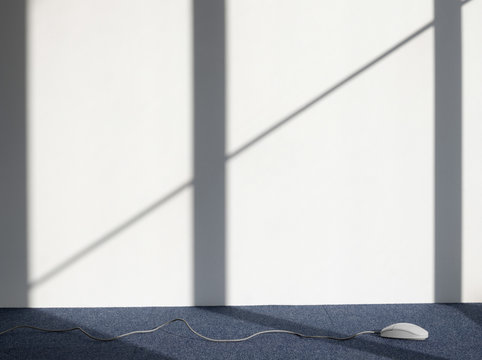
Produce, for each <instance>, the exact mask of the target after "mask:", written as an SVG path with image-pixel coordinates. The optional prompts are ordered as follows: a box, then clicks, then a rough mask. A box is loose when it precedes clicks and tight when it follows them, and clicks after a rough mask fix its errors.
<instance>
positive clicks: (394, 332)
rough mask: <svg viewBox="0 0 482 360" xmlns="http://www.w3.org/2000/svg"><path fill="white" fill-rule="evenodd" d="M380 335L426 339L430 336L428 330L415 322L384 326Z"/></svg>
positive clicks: (394, 337) (395, 337)
mask: <svg viewBox="0 0 482 360" xmlns="http://www.w3.org/2000/svg"><path fill="white" fill-rule="evenodd" d="M380 336H382V337H386V338H393V339H407V340H425V339H426V338H428V331H427V330H425V329H424V328H421V327H420V326H418V325H415V324H410V323H397V324H392V325H389V326H387V327H385V328H383V329H382V330H381V331H380Z"/></svg>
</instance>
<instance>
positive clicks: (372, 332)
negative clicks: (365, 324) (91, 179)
mask: <svg viewBox="0 0 482 360" xmlns="http://www.w3.org/2000/svg"><path fill="white" fill-rule="evenodd" d="M176 321H180V322H183V323H184V324H185V325H186V326H187V327H188V329H189V330H190V331H191V332H192V333H193V334H195V335H197V336H199V337H200V338H202V339H204V340H207V341H211V342H218V343H228V342H242V341H246V340H249V339H252V338H254V337H255V336H258V335H263V334H275V333H276V334H291V335H296V336H299V337H302V338H309V339H330V340H341V341H343V340H350V339H353V338H355V337H357V336H359V335H363V334H378V333H379V331H376V330H368V331H360V332H358V333H356V334H353V335H351V336H347V337H336V336H328V335H305V334H301V333H297V332H294V331H290V330H264V331H259V332H257V333H254V334H252V335H249V336H246V337H244V338H239V339H213V338H210V337H207V336H204V335H202V334H200V333H198V332H197V331H196V330H194V329H193V328H192V327H191V325H189V323H188V322H187V321H186V320H184V319H181V318H176V319H173V320H169V321H167V322H165V323H163V324H161V325H159V326H157V327H155V328H153V329H150V330H136V331H131V332H128V333H125V334H121V335H118V336H114V337H111V338H99V337H96V336H93V335H91V334H89V333H88V332H87V331H85V330H84V329H82V328H81V327H73V328H70V329H58V330H52V329H43V328H40V327H37V326H31V325H18V326H14V327H12V328H10V329H7V330H4V331H1V332H0V335H3V334H6V333H8V332H10V331H13V330H16V329H22V328H26V329H33V330H39V331H44V332H56V333H62V332H69V331H75V330H78V331H80V332H82V333H83V334H84V335H86V336H87V337H89V338H91V339H93V340H96V341H113V340H117V339H120V338H123V337H126V336H129V335H134V334H148V333H153V332H155V331H157V330H159V329H161V328H163V327H164V326H167V325H169V324H172V323H174V322H176Z"/></svg>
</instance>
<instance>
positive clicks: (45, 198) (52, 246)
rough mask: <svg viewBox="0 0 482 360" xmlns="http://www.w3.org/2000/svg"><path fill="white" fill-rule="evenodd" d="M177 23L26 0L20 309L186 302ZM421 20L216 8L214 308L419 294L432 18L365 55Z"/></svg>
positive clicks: (185, 88) (111, 8)
mask: <svg viewBox="0 0 482 360" xmlns="http://www.w3.org/2000/svg"><path fill="white" fill-rule="evenodd" d="M454 1H456V0H454ZM481 15H482V2H481V1H479V0H473V1H471V2H470V3H468V4H467V5H464V9H463V19H462V20H463V54H462V55H463V84H464V87H463V95H464V102H463V105H464V107H463V118H464V146H463V155H464V158H463V166H464V172H463V179H464V183H463V186H464V187H463V195H464V197H463V203H464V208H463V214H464V222H463V224H464V228H463V234H464V237H463V279H462V284H463V291H462V295H463V297H462V300H463V301H482V285H481V284H482V278H480V276H481V275H480V274H482V267H481V265H480V261H478V258H477V254H480V253H481V243H480V238H481V236H482V227H481V225H480V224H481V223H480V221H479V218H480V213H481V212H482V193H481V190H480V186H479V184H480V183H482V166H481V165H480V161H478V159H479V158H480V154H481V151H482V148H481V142H480V138H481V135H482V127H481V125H480V120H481V115H482V112H481V108H480V104H481V101H480V100H481V99H480V98H481V96H482V91H481V90H482V89H481V88H480V83H481V81H482V68H481V65H480V64H482V51H481V48H480V46H479V44H480V43H481V40H482V39H481V34H482V27H481V25H480V24H481V22H480V18H481ZM191 17H192V10H191V4H190V2H189V1H187V0H183V1H179V0H165V1H155V0H152V1H147V0H143V1H119V0H103V1H97V0H95V1H94V0H91V1H85V0H69V1H65V0H41V1H40V0H37V1H36V0H31V1H30V2H29V6H28V18H27V19H28V124H29V129H28V139H29V146H28V151H29V168H28V170H29V188H28V189H29V224H30V225H29V242H28V259H29V261H28V263H29V267H28V268H29V284H30V287H29V294H28V296H29V305H30V306H134V305H191V304H192V303H193V286H194V284H193V274H192V273H193V264H192V263H193V257H194V254H193V240H192V237H193V236H192V191H193V189H192V188H191V186H190V185H189V184H190V181H191V180H192V176H193V174H192V168H193V164H192V131H193V128H192V113H193V109H192V100H191V99H192V70H191V68H192V50H191V48H192V34H191ZM432 20H433V3H432V1H430V0H427V1H420V0H410V1H407V0H404V1H402V0H392V1H386V0H378V1H375V0H365V1H363V2H361V1H356V0H346V1H336V2H328V1H315V0H303V1H293V0H289V1H288V0H285V1H267V0H263V1H259V0H256V1H254V0H252V1H251V0H248V1H227V3H226V27H227V29H226V31H227V32H226V44H227V54H226V55H227V74H226V75H227V96H226V103H227V118H226V119H227V120H226V122H227V132H226V139H227V149H226V153H227V157H228V159H227V164H226V166H227V179H226V184H227V194H226V198H227V206H226V214H227V217H226V219H227V236H226V246H227V251H226V303H227V304H320V303H393V302H432V301H434V260H433V259H434V230H433V229H434V195H433V194H434V175H433V174H434V150H433V149H434V38H433V37H434V32H433V27H430V26H428V27H427V28H423V29H422V30H421V31H420V32H419V33H417V35H416V36H413V38H410V39H409V40H407V41H406V43H404V44H403V45H401V44H400V46H399V47H397V48H396V49H394V51H393V52H391V53H390V54H386V56H383V57H382V58H380V55H382V54H384V53H385V52H386V51H388V50H390V49H391V48H393V47H394V46H396V45H397V44H399V43H400V42H401V41H403V40H404V39H407V37H409V36H410V35H412V34H414V33H415V32H416V31H417V30H420V29H421V28H422V27H424V26H425V25H426V24H428V23H430V22H431V21H432ZM377 59H378V60H377ZM373 60H377V61H376V62H373V63H371V62H372V61H373ZM367 64H370V66H366V65H367ZM355 73H356V76H353V77H351V78H350V79H349V80H348V81H346V83H343V85H341V86H340V87H338V88H336V90H334V91H333V92H330V94H328V95H327V96H324V97H322V98H320V99H319V101H317V102H316V103H314V104H312V105H311V106H309V107H307V108H306V109H305V110H304V111H302V112H300V113H299V114H297V115H296V116H293V117H292V118H291V119H290V120H287V121H285V122H283V124H282V125H281V126H279V127H278V128H276V129H274V130H273V131H269V129H271V128H272V127H273V126H275V125H276V124H278V123H280V122H282V121H283V120H285V119H286V117H288V116H290V115H291V114H293V112H295V111H296V110H297V109H300V108H301V107H303V106H304V105H306V104H307V103H309V102H310V101H312V100H313V99H315V98H317V97H319V96H320V95H321V94H323V93H324V92H325V91H327V90H329V89H331V88H332V87H333V86H335V85H337V84H339V83H340V82H341V81H343V80H344V79H347V77H349V76H350V75H353V74H355ZM260 134H266V136H262V137H259V135H260ZM253 140H254V141H253ZM246 144H251V145H250V146H246V147H245V145H246ZM240 149H242V151H239V150H240ZM233 154H234V155H233ZM230 155H232V156H230ZM173 192H174V193H173ZM170 195H172V196H170ZM166 196H167V197H168V198H166Z"/></svg>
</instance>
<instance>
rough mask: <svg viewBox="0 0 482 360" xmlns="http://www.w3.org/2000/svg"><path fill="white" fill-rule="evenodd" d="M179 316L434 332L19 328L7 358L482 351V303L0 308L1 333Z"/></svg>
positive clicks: (218, 324) (294, 326)
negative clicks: (403, 336)
mask: <svg viewBox="0 0 482 360" xmlns="http://www.w3.org/2000/svg"><path fill="white" fill-rule="evenodd" d="M178 317H181V318H184V319H186V320H187V321H188V322H189V323H190V324H191V326H192V327H193V328H194V329H195V330H196V331H198V332H200V333H201V334H203V335H206V336H209V337H213V338H238V337H245V336H248V335H250V334H252V333H254V332H257V331H261V330H267V329H285V330H291V331H296V332H300V333H303V334H307V335H334V336H346V335H350V334H353V333H356V332H358V331H362V330H380V329H382V328H383V327H385V326H387V325H390V324H392V323H397V322H411V323H415V324H417V325H420V326H421V327H423V328H425V329H426V330H428V332H429V334H430V336H429V338H428V339H427V340H425V341H408V340H395V339H384V338H381V337H379V336H377V335H374V334H369V335H362V336H360V337H357V338H355V339H352V340H348V341H334V340H319V339H303V338H299V337H297V336H293V335H288V334H266V335H260V336H258V337H255V338H253V339H251V340H248V341H246V342H242V343H211V342H208V341H206V340H203V339H200V338H198V337H196V336H195V335H194V334H192V333H191V332H190V331H189V330H188V329H187V328H186V327H185V325H184V324H182V323H180V322H177V323H173V324H171V325H169V326H168V327H165V328H163V329H161V330H159V331H157V332H155V333H152V334H138V335H132V336H130V337H126V338H123V339H121V340H116V341H113V342H107V343H102V342H96V341H94V340H91V339H89V338H87V337H86V336H85V335H83V334H82V333H80V332H78V331H75V332H70V333H43V332H38V331H34V330H30V329H18V330H15V331H13V332H10V333H7V334H5V335H1V336H0V359H73V360H75V359H383V358H386V359H482V304H413V305H412V304H408V305H407V304H405V305H324V306H241V307H152V308H150V307H142V308H50V309H0V331H2V330H5V329H7V328H10V327H13V326H16V325H23V324H29V325H34V326H39V327H45V328H69V327H75V326H80V327H82V328H84V329H85V330H87V331H89V332H91V333H92V334H93V335H95V336H100V337H109V336H115V335H119V334H121V333H125V332H129V331H132V330H140V329H150V328H154V327H156V326H157V325H159V324H161V323H163V322H166V321H168V320H171V319H173V318H178Z"/></svg>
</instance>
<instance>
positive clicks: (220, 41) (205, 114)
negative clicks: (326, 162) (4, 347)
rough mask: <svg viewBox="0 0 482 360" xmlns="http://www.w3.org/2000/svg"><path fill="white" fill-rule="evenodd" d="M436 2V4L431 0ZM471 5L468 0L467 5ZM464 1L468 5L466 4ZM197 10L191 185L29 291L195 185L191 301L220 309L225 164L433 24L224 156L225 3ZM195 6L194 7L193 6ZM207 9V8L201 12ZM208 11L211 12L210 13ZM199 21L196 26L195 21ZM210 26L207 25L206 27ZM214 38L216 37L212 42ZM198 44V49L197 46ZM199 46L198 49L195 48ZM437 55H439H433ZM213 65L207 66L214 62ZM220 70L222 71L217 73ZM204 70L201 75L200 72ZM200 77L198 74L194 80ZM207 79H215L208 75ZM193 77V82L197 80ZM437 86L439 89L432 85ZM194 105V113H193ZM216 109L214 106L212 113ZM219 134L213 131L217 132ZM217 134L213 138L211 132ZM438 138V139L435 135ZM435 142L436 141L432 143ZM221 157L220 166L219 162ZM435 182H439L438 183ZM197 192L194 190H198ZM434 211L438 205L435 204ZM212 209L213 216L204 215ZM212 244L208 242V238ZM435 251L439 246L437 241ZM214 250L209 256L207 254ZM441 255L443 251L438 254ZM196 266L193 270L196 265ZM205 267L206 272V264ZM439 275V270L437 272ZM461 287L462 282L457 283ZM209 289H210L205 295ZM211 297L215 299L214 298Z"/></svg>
mask: <svg viewBox="0 0 482 360" xmlns="http://www.w3.org/2000/svg"><path fill="white" fill-rule="evenodd" d="M435 1H436V2H437V0H435ZM468 1H470V0H468ZM468 1H466V2H468ZM466 2H465V3H466ZM194 3H195V4H196V6H195V7H194V9H193V10H194V12H193V21H194V27H193V28H194V29H195V30H196V31H195V34H194V35H195V36H194V39H195V41H194V54H195V56H196V54H197V58H196V57H195V60H194V73H195V75H194V77H195V90H194V100H195V111H194V118H195V121H194V129H195V130H194V141H195V146H194V149H195V153H194V158H195V161H194V162H195V164H194V175H195V176H194V180H192V181H187V182H185V183H184V184H182V185H180V186H179V187H177V188H176V189H174V190H173V191H171V192H170V193H169V194H168V195H166V196H165V197H163V198H162V199H160V200H158V201H157V202H155V203H154V204H151V205H150V206H148V207H147V208H146V209H144V210H142V211H141V212H139V213H138V214H137V215H135V216H134V217H132V218H131V219H130V220H127V221H125V222H124V223H123V224H121V225H119V226H118V227H116V228H114V229H113V230H111V231H110V232H108V233H107V234H106V235H104V236H102V237H101V238H100V239H98V240H96V241H94V242H93V243H92V244H90V245H89V246H87V247H86V248H84V249H83V250H81V251H80V252H78V253H77V254H75V255H73V256H72V257H70V258H68V259H66V260H65V261H63V262H62V263H60V264H59V265H57V266H56V267H55V268H53V269H52V270H50V271H48V272H47V273H46V274H45V275H43V276H41V277H40V278H39V279H37V280H35V281H34V282H32V283H31V285H30V286H31V287H34V286H37V285H40V284H41V283H44V282H46V281H48V280H49V279H51V278H53V277H54V276H55V275H56V274H58V273H59V272H61V271H63V270H65V269H66V268H68V267H69V266H71V265H73V264H74V263H76V262H77V261H79V260H80V259H81V258H83V257H84V256H87V255H88V254H89V253H91V252H92V251H93V250H95V249H96V248H97V247H98V246H100V245H102V244H104V243H106V242H107V241H109V240H111V239H112V238H114V237H115V235H117V234H118V233H120V232H121V231H123V230H125V229H127V228H128V227H130V226H132V225H134V224H136V223H137V222H139V221H140V220H141V219H142V218H143V217H144V216H146V215H148V214H149V213H150V212H152V211H154V210H156V209H157V208H158V207H159V206H161V205H163V204H165V203H166V202H167V201H169V200H171V199H173V198H174V197H175V196H176V195H178V194H180V193H181V192H182V191H183V190H184V189H186V188H188V187H189V186H191V185H194V188H195V190H194V193H195V202H194V214H193V215H194V222H195V224H194V227H195V240H194V247H195V255H194V263H195V267H194V268H195V274H194V278H195V284H194V286H195V291H194V293H195V299H194V302H195V303H196V304H203V303H204V304H205V303H209V304H211V305H212V304H219V305H221V304H224V301H225V266H226V260H225V226H226V225H225V217H226V215H225V186H226V185H225V165H224V162H225V161H229V160H231V159H233V158H234V157H236V156H238V155H240V154H241V153H243V152H245V151H246V150H248V149H249V148H251V147H252V146H254V145H256V144H257V143H259V142H260V141H261V140H262V139H264V138H266V137H267V136H268V135H271V134H273V133H274V132H275V131H277V130H279V129H280V128H282V127H283V126H284V125H286V124H287V123H288V122H290V121H291V120H293V119H295V118H296V117H297V116H298V115H300V114H301V113H303V112H305V111H306V110H308V109H309V108H310V107H312V106H313V105H315V104H317V103H318V102H320V101H321V100H323V99H324V98H325V97H327V96H329V95H331V94H333V93H334V92H335V91H337V90H339V89H340V88H342V87H343V86H344V85H346V84H347V83H349V82H350V81H351V80H353V79H355V78H356V77H357V76H359V75H361V74H362V73H363V72H364V71H365V70H368V69H369V68H371V67H373V66H374V65H376V64H377V63H378V62H380V61H381V60H383V59H384V58H386V57H387V56H389V55H391V54H393V53H394V52H395V51H397V50H398V49H400V48H401V47H403V46H404V45H405V44H407V43H409V42H410V41H411V40H413V39H415V38H416V37H418V36H419V35H421V34H422V33H424V32H425V31H426V30H428V29H430V28H431V27H432V26H433V25H434V22H433V21H431V22H428V23H427V24H425V25H423V26H422V27H420V28H419V29H417V30H415V31H414V32H413V33H411V34H409V35H408V36H407V37H405V38H404V39H402V40H400V41H399V42H398V43H396V44H395V45H394V46H392V47H391V48H389V49H387V50H386V51H384V52H383V53H381V54H380V55H378V56H377V57H375V58H374V59H373V60H371V61H369V62H368V63H366V64H365V65H363V66H361V67H360V68H359V69H357V70H355V71H354V72H352V73H351V74H349V75H348V76H346V77H345V78H343V79H342V80H340V81H339V82H337V83H336V84H334V85H332V86H331V87H329V88H328V89H326V90H325V91H323V92H322V93H321V94H319V95H318V96H316V97H315V98H313V99H312V100H310V101H309V102H307V103H306V104H304V105H302V106H300V107H299V108H298V109H296V110H295V111H293V112H292V113H290V114H289V115H287V116H286V117H284V118H282V119H281V120H280V121H278V122H277V123H276V124H275V125H273V126H271V127H270V128H268V129H266V130H264V131H263V132H261V133H260V134H259V135H258V136H256V137H254V138H253V139H251V140H250V141H248V142H246V143H245V144H244V145H242V146H240V147H239V148H238V149H236V150H234V151H233V152H231V153H230V154H226V155H224V153H223V152H222V151H221V149H222V150H223V151H224V147H225V134H224V129H225V74H224V67H225V43H224V42H225V23H224V18H221V14H222V15H224V6H225V5H224V1H223V0H205V1H204V2H203V1H199V2H197V1H195V2H194ZM193 5H194V4H193ZM204 6H206V8H203V7H204ZM208 10H210V11H208ZM196 21H197V22H196ZM208 25H209V26H208ZM213 34H217V35H216V36H215V37H214V38H212V36H213ZM196 44H197V45H196ZM196 46H197V47H196ZM436 56H438V54H436ZM212 60H214V61H213V62H212V64H211V63H210V61H212ZM213 64H217V68H213ZM221 69H222V71H221ZM204 71H206V73H205V74H203V72H204ZM196 74H198V75H196ZM206 74H211V75H214V77H213V76H206ZM196 76H197V77H196ZM436 87H437V85H436ZM208 90H213V92H212V94H211V95H209V96H206V94H205V93H207V92H209V91H208ZM196 104H197V108H196ZM216 107H218V108H217V109H216ZM216 129H217V130H216ZM213 130H216V132H215V133H209V131H213ZM436 138H437V135H436ZM436 141H437V139H436ZM221 155H222V156H223V161H221V160H220V157H221ZM436 181H437V178H436ZM196 189H197V190H196ZM436 209H437V205H436ZM210 210H212V212H213V215H212V216H211V215H209V216H206V215H207V214H209V211H210ZM213 238H214V239H215V240H211V239H213ZM436 246H437V241H436ZM213 249H214V250H215V251H210V250H213ZM442 252H443V251H442ZM196 264H197V265H196ZM207 264H209V266H207V267H206V265H207ZM436 272H437V270H436ZM213 274H215V275H214V279H216V281H210V279H211V277H210V276H211V275H213ZM458 281H459V283H460V280H458ZM208 289H209V290H208ZM213 294H215V295H213Z"/></svg>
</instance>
